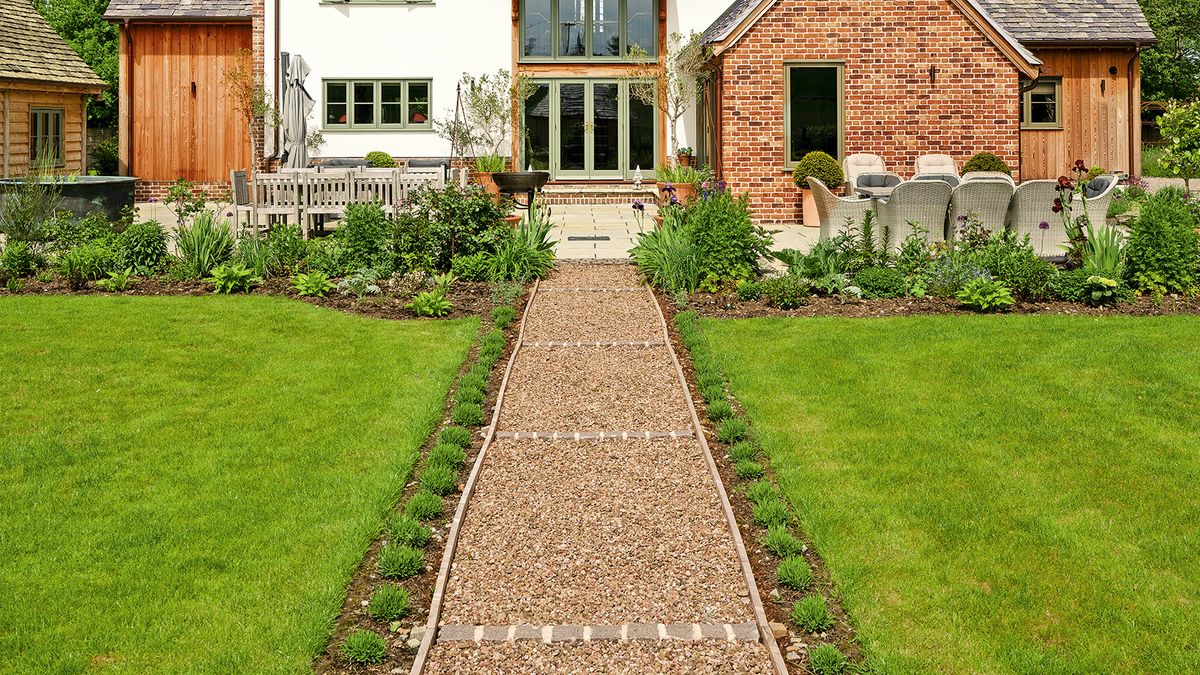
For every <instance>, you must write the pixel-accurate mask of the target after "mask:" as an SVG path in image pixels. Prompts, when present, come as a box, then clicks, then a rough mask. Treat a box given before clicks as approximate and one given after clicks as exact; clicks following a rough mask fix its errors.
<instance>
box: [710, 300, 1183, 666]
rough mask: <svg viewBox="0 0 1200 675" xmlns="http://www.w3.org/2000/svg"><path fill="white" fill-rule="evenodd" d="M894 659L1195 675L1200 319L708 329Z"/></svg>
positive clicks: (944, 320)
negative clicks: (1188, 674)
mask: <svg viewBox="0 0 1200 675" xmlns="http://www.w3.org/2000/svg"><path fill="white" fill-rule="evenodd" d="M704 328H705V330H706V333H707V336H708V338H709V340H710V341H711V342H712V344H713V347H714V349H715V351H716V353H717V354H718V355H719V357H720V358H721V359H722V361H723V364H724V365H725V367H726V369H727V371H728V373H729V375H730V379H731V383H732V387H733V390H734V393H735V394H736V395H737V396H738V397H739V398H740V400H741V401H742V402H743V403H744V404H745V407H746V409H747V411H748V414H749V415H750V417H751V418H752V420H753V422H754V424H755V428H756V430H757V434H758V437H759V438H760V439H761V440H762V442H763V445H764V447H765V449H766V451H767V454H768V455H769V456H770V459H771V464H772V466H773V467H774V469H775V470H776V471H777V472H778V476H779V480H780V483H781V487H782V489H783V491H784V492H785V493H786V495H787V497H788V498H789V499H790V501H791V502H792V504H793V505H794V506H795V507H796V509H797V511H798V513H799V515H800V519H801V521H802V525H803V527H804V528H805V529H806V530H807V532H808V533H809V534H810V535H811V536H812V538H813V539H814V541H815V543H816V545H817V548H818V551H819V553H820V554H821V555H822V556H823V558H824V559H825V561H826V562H827V563H828V565H829V568H830V570H831V573H832V575H833V577H834V579H835V581H836V583H837V584H838V585H839V586H840V588H841V591H842V594H843V601H844V603H845V606H846V607H847V609H848V611H849V612H850V614H851V616H852V618H853V620H854V622H855V624H856V627H857V629H858V631H859V635H860V637H861V639H862V642H863V643H864V645H865V649H866V652H867V654H868V657H869V661H870V663H871V664H873V665H874V666H875V667H876V668H878V670H879V671H881V672H886V673H917V672H935V671H936V672H959V673H964V672H980V673H983V672H986V673H993V672H1020V673H1076V672H1077V673H1096V672H1156V673H1194V672H1200V318H1197V317H1173V318H1153V319H1149V318H1147V319H1138V318H1122V317H1112V318H1103V319H1096V318H1077V317H1062V316H1046V317H1037V316H999V317H963V316H953V317H920V318H904V319H880V320H837V319H792V320H787V319H780V320H743V321H706V322H705V323H704Z"/></svg>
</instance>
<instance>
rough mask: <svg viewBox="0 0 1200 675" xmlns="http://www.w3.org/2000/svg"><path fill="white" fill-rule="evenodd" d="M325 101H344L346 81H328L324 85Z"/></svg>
mask: <svg viewBox="0 0 1200 675" xmlns="http://www.w3.org/2000/svg"><path fill="white" fill-rule="evenodd" d="M325 101H326V102H328V103H345V102H346V83H345V82H330V83H328V84H326V85H325Z"/></svg>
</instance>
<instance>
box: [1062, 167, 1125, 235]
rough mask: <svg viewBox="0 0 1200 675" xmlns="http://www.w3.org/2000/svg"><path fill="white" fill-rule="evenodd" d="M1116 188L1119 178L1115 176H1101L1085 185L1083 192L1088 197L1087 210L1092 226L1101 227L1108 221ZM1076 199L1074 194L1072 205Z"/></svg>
mask: <svg viewBox="0 0 1200 675" xmlns="http://www.w3.org/2000/svg"><path fill="white" fill-rule="evenodd" d="M1116 189H1117V179H1116V177H1114V176H1099V177H1097V178H1095V179H1093V180H1092V181H1091V182H1090V183H1088V184H1087V185H1085V186H1084V188H1083V194H1084V196H1085V197H1087V208H1086V209H1085V210H1086V212H1087V216H1088V222H1090V223H1091V224H1092V227H1100V226H1101V225H1104V224H1105V223H1107V222H1108V207H1109V206H1110V205H1111V204H1112V200H1113V194H1114V193H1115V191H1116ZM1074 199H1075V197H1074V196H1072V206H1074ZM1075 215H1076V216H1078V215H1079V214H1078V213H1077V214H1075Z"/></svg>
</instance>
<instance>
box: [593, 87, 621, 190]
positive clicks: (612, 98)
mask: <svg viewBox="0 0 1200 675" xmlns="http://www.w3.org/2000/svg"><path fill="white" fill-rule="evenodd" d="M619 93H620V89H619V87H617V85H615V84H596V85H593V86H592V169H593V170H595V171H618V170H620V168H621V126H620V121H619V118H620V107H621V104H620V99H619V98H618V94H619Z"/></svg>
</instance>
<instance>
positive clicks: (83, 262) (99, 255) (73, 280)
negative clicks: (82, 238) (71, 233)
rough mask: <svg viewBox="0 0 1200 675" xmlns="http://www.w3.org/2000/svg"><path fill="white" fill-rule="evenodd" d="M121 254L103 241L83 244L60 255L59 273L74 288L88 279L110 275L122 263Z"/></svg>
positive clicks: (82, 284)
mask: <svg viewBox="0 0 1200 675" xmlns="http://www.w3.org/2000/svg"><path fill="white" fill-rule="evenodd" d="M119 259H120V256H119V255H118V254H117V253H116V252H115V251H113V250H112V249H111V248H109V247H108V246H106V245H104V244H102V243H98V242H97V243H92V244H83V245H81V246H76V247H75V248H73V249H71V250H69V251H65V252H64V253H63V254H62V255H60V256H59V257H58V273H59V274H61V275H62V276H63V278H64V279H66V280H67V284H68V285H69V286H70V287H71V288H72V289H74V290H79V289H81V288H83V287H84V286H85V285H86V284H87V282H88V281H94V280H96V279H100V278H103V277H106V276H108V273H109V272H112V271H115V270H116V269H117V266H118V265H119V264H120V260H119Z"/></svg>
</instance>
